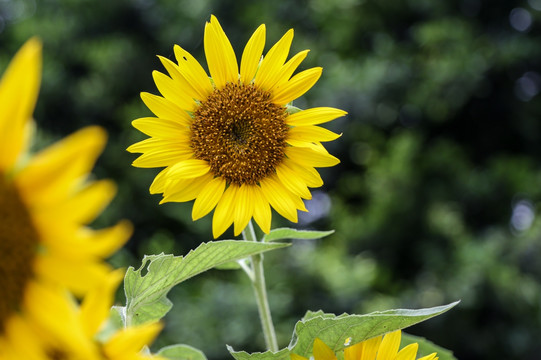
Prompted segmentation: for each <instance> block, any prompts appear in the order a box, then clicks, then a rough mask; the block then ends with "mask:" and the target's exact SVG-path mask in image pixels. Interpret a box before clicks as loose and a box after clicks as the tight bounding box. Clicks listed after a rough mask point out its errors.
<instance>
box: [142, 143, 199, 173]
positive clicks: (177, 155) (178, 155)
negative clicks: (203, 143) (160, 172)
mask: <svg viewBox="0 0 541 360" xmlns="http://www.w3.org/2000/svg"><path fill="white" fill-rule="evenodd" d="M192 156H193V150H192V149H189V148H184V149H183V148H181V147H177V148H170V149H168V148H158V149H156V150H150V151H149V152H146V153H144V154H143V155H141V156H139V157H138V158H137V159H135V160H134V161H133V163H132V165H133V166H135V167H140V168H153V167H163V166H171V167H173V166H174V165H173V164H178V163H180V162H183V161H187V160H189V159H190V158H191V157H192Z"/></svg>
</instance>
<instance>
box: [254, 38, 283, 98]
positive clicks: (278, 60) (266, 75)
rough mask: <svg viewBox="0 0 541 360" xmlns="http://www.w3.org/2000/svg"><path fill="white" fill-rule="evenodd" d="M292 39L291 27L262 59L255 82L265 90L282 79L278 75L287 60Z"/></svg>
mask: <svg viewBox="0 0 541 360" xmlns="http://www.w3.org/2000/svg"><path fill="white" fill-rule="evenodd" d="M292 41H293V29H290V30H289V31H288V32H286V33H285V34H284V36H282V38H281V39H280V40H278V42H277V43H276V44H274V46H273V47H272V48H271V49H270V50H269V52H268V53H267V55H266V56H265V57H263V61H261V65H260V66H259V70H258V71H257V74H256V75H255V80H254V83H255V84H256V85H257V86H258V87H260V88H262V89H263V90H268V89H270V88H271V87H272V85H273V84H275V83H277V82H278V81H279V80H280V78H279V77H278V76H279V74H280V69H281V68H282V65H284V62H285V61H286V58H287V55H288V54H289V48H290V47H291V42H292Z"/></svg>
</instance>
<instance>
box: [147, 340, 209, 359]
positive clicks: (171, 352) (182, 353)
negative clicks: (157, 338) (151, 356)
mask: <svg viewBox="0 0 541 360" xmlns="http://www.w3.org/2000/svg"><path fill="white" fill-rule="evenodd" d="M157 355H160V356H163V357H165V358H167V359H170V360H207V357H206V356H205V354H203V352H202V351H201V350H199V349H196V348H194V347H191V346H189V345H181V344H177V345H170V346H166V347H164V348H162V349H160V351H158V353H157Z"/></svg>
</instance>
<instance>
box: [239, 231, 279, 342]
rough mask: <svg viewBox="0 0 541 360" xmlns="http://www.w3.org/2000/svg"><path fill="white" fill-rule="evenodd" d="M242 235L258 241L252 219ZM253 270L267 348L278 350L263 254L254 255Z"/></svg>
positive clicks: (253, 285)
mask: <svg viewBox="0 0 541 360" xmlns="http://www.w3.org/2000/svg"><path fill="white" fill-rule="evenodd" d="M242 236H243V237H244V240H247V241H257V237H256V235H255V231H254V225H253V224H252V221H250V222H249V223H248V226H246V229H244V231H243V232H242ZM252 271H253V272H252V274H253V277H252V278H251V280H252V287H253V289H254V295H255V299H256V301H257V308H258V310H259V318H260V319H261V327H262V328H263V335H264V336H265V343H266V344H267V349H269V350H271V351H273V352H277V351H278V342H277V341H276V332H275V331H274V325H273V323H272V316H271V312H270V307H269V301H268V299H267V288H266V286H265V273H264V271H263V255H262V254H257V255H253V256H252Z"/></svg>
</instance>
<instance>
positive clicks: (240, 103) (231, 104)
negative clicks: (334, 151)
mask: <svg viewBox="0 0 541 360" xmlns="http://www.w3.org/2000/svg"><path fill="white" fill-rule="evenodd" d="M270 98H271V94H270V93H269V92H266V91H262V90H260V89H258V88H256V87H255V86H254V85H239V84H231V83H228V84H227V85H226V86H225V87H224V88H223V89H216V90H214V92H213V93H212V94H211V95H210V96H209V97H208V98H207V99H206V100H205V101H203V102H202V103H201V105H200V106H199V107H198V108H197V110H196V111H195V113H194V120H193V122H192V126H191V130H192V138H191V145H192V147H193V149H194V153H195V157H196V158H197V159H201V160H206V161H208V162H209V164H210V168H211V171H212V173H213V174H214V175H215V176H221V177H223V178H224V179H225V180H226V181H227V182H228V183H233V184H237V185H242V184H257V183H258V182H259V181H260V180H262V179H264V178H265V177H267V176H269V175H270V174H272V173H274V172H275V169H276V166H277V165H278V164H280V162H281V161H282V159H283V158H284V149H285V147H286V142H285V140H286V136H287V131H288V128H289V127H288V125H287V124H286V118H287V113H286V110H285V108H284V107H282V106H279V105H276V104H274V103H273V102H271V101H270Z"/></svg>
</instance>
